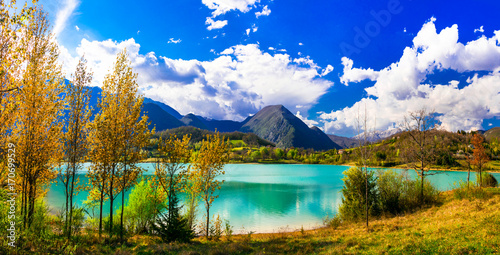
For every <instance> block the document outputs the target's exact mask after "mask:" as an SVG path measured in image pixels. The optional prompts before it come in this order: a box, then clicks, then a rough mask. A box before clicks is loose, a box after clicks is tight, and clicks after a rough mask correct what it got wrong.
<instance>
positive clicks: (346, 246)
mask: <svg viewBox="0 0 500 255" xmlns="http://www.w3.org/2000/svg"><path fill="white" fill-rule="evenodd" d="M457 191H458V190H457V189H456V190H451V191H446V192H442V193H440V195H439V197H440V202H439V203H437V204H435V205H430V206H423V207H422V208H419V209H417V210H415V211H413V212H408V213H403V214H400V215H396V216H390V215H386V216H384V215H382V216H381V217H377V218H371V219H370V220H371V222H370V223H371V225H370V230H369V231H366V227H365V225H364V223H363V222H342V223H339V224H330V225H329V226H323V227H320V228H316V229H311V230H306V229H299V230H295V231H286V229H280V230H279V231H277V232H275V233H253V232H249V233H244V234H233V235H229V236H226V235H223V236H221V237H220V238H219V240H217V241H216V240H206V239H205V238H204V237H195V238H194V239H192V241H191V242H189V243H178V242H173V243H164V242H163V241H162V240H161V239H160V238H159V237H156V236H150V235H133V236H131V237H129V238H127V240H126V241H125V243H123V244H121V245H117V244H107V243H105V242H104V241H103V240H104V238H102V239H99V238H98V236H97V233H96V232H92V231H91V232H89V231H82V233H81V235H79V236H78V239H77V240H75V242H74V243H73V244H72V245H71V244H69V243H67V242H66V240H64V238H61V237H57V236H54V238H52V239H43V240H32V241H31V242H30V243H31V244H32V245H35V244H39V245H44V246H43V247H44V248H43V251H42V249H40V247H29V245H28V247H26V248H25V249H24V250H14V251H12V252H11V253H10V254H28V253H29V254H32V252H34V251H37V252H39V254H42V253H44V252H46V253H50V254H56V253H57V252H59V253H58V254H70V253H73V254H290V253H293V254H378V253H389V254H494V253H499V252H500V245H499V244H500V236H499V235H498V229H500V188H486V189H484V191H485V193H484V194H485V195H484V196H482V197H469V198H458V197H457V195H456V193H457ZM50 225H51V226H53V225H54V222H51V224H50ZM41 247H42V246H41Z"/></svg>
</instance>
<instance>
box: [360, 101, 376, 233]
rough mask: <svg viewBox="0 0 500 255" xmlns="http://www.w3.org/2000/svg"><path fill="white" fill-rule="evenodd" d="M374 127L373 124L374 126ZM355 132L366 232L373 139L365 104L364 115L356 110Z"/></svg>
mask: <svg viewBox="0 0 500 255" xmlns="http://www.w3.org/2000/svg"><path fill="white" fill-rule="evenodd" d="M373 126H375V123H374V125H373ZM356 130H357V131H358V148H357V150H356V152H357V153H358V154H359V155H358V156H359V162H358V164H359V166H360V167H362V169H363V170H364V173H365V213H366V215H365V216H366V230H367V231H368V227H369V225H368V224H369V208H368V179H369V178H368V160H369V159H370V157H371V156H372V153H373V146H372V144H371V141H370V139H371V138H372V137H373V131H374V130H373V128H372V129H370V127H369V126H368V112H367V110H366V104H365V109H364V114H363V115H361V114H360V112H359V108H358V116H357V118H356Z"/></svg>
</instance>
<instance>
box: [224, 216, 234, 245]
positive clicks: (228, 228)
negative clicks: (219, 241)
mask: <svg viewBox="0 0 500 255" xmlns="http://www.w3.org/2000/svg"><path fill="white" fill-rule="evenodd" d="M224 233H225V234H226V239H227V240H228V241H231V237H232V236H233V226H231V224H229V220H225V221H224Z"/></svg>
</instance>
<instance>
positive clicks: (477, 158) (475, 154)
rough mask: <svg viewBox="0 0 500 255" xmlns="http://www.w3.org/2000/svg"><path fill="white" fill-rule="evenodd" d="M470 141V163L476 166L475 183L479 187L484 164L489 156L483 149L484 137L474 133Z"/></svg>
mask: <svg viewBox="0 0 500 255" xmlns="http://www.w3.org/2000/svg"><path fill="white" fill-rule="evenodd" d="M471 143H472V145H473V146H474V149H472V164H473V165H474V166H475V167H476V171H477V173H478V175H479V179H478V180H477V183H478V186H479V187H483V170H484V165H485V164H486V163H487V162H488V161H489V160H490V158H489V157H488V154H486V151H485V149H484V145H483V143H484V138H483V136H482V135H480V134H477V133H476V134H474V136H473V137H472V139H471Z"/></svg>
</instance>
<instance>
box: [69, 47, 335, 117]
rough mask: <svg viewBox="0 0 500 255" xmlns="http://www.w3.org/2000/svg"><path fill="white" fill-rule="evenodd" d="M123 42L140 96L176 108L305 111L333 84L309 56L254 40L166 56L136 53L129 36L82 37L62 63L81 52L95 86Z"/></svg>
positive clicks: (243, 113) (218, 112) (237, 113)
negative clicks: (270, 49)
mask: <svg viewBox="0 0 500 255" xmlns="http://www.w3.org/2000/svg"><path fill="white" fill-rule="evenodd" d="M123 48H127V51H128V54H129V56H130V59H131V61H132V65H133V67H134V70H135V72H137V73H138V74H139V75H138V82H139V84H140V90H141V91H142V93H144V95H145V96H147V97H150V98H153V99H155V100H159V101H162V102H164V103H166V104H168V105H170V106H172V107H174V108H175V109H177V110H178V111H180V112H181V113H188V112H194V113H196V114H199V115H202V116H207V117H211V118H215V119H235V120H243V119H244V118H245V117H247V116H248V115H249V114H254V113H255V112H257V111H258V110H260V109H261V108H262V107H264V106H266V105H271V104H283V105H285V106H286V107H287V108H288V109H290V111H292V112H297V111H298V109H299V107H298V106H300V111H301V112H307V111H308V110H309V109H310V108H311V107H312V106H313V105H314V104H315V103H316V102H317V100H318V99H319V98H320V97H321V96H322V95H323V94H324V93H326V91H327V89H328V88H329V87H331V86H332V85H333V83H332V82H331V81H328V80H324V79H322V78H321V77H320V74H319V71H320V70H321V68H320V67H318V66H317V65H316V64H315V63H314V62H313V61H312V60H310V59H293V58H291V57H290V56H289V55H287V54H269V53H266V52H262V51H261V50H260V49H259V46H258V45H256V44H250V45H236V46H233V47H230V48H228V49H226V50H224V51H223V52H221V53H220V56H219V57H217V58H216V59H214V60H212V61H198V60H182V59H170V58H167V57H163V56H156V54H155V53H154V52H150V53H148V54H145V55H143V54H140V53H139V49H140V45H139V44H138V43H136V42H135V41H134V39H129V40H126V41H122V42H115V41H111V40H106V41H87V40H85V39H83V40H82V42H81V44H80V46H79V47H78V48H77V50H76V52H77V53H78V56H76V57H74V58H73V60H72V61H73V63H74V64H70V63H69V62H70V61H67V62H68V63H67V64H66V61H65V65H64V67H65V69H68V70H71V72H72V71H73V70H74V66H75V65H76V62H75V60H77V59H78V58H79V57H80V56H81V55H83V54H85V57H86V58H87V59H88V65H89V67H91V68H92V70H93V71H94V80H93V85H97V86H101V84H102V81H103V79H104V76H105V74H106V73H107V72H108V70H110V69H111V67H112V65H113V63H114V61H115V57H116V54H117V53H118V52H119V51H120V50H121V49H123ZM67 56H69V54H67ZM68 59H69V60H71V58H70V57H68ZM296 63H301V64H300V65H298V64H296ZM327 69H328V67H327ZM71 72H66V73H67V74H68V73H71Z"/></svg>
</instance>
